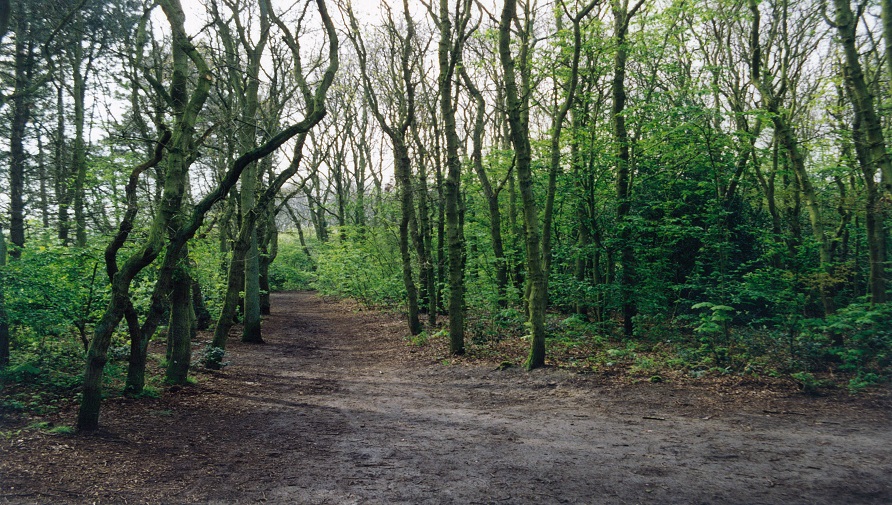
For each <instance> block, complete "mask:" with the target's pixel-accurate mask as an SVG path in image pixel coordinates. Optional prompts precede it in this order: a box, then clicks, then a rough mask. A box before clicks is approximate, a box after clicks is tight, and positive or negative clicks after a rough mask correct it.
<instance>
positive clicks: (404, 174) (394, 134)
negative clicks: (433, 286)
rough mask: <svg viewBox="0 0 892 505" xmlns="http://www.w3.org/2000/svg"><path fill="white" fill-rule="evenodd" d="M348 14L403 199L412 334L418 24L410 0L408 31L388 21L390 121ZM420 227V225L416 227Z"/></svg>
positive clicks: (415, 327) (416, 329)
mask: <svg viewBox="0 0 892 505" xmlns="http://www.w3.org/2000/svg"><path fill="white" fill-rule="evenodd" d="M347 14H348V16H349V20H350V31H349V32H348V36H349V37H350V40H351V42H353V46H354V48H355V49H356V52H357V56H358V59H359V67H360V74H361V78H362V83H363V91H364V93H365V98H366V102H367V103H368V104H369V109H370V110H371V111H372V115H374V116H375V119H376V121H377V122H378V124H379V125H380V126H381V129H382V130H384V133H386V134H387V136H388V138H389V139H390V141H391V146H392V148H393V158H394V159H393V164H394V177H395V179H396V182H397V184H398V186H399V199H400V223H399V248H400V258H401V261H402V270H403V285H404V286H405V288H406V301H407V309H408V310H407V312H408V323H409V332H410V333H411V334H412V335H417V334H419V333H421V321H420V320H419V319H418V314H419V310H418V288H417V287H416V285H415V280H414V277H413V274H412V255H411V251H410V245H411V244H410V226H411V225H412V223H413V222H415V204H414V197H413V193H414V191H413V189H414V187H413V184H412V160H411V158H410V156H409V148H408V145H407V141H408V136H407V133H408V131H409V128H410V127H411V125H412V123H413V122H414V121H415V83H414V82H413V76H412V68H413V65H412V61H411V58H412V53H413V50H412V45H413V43H414V40H415V25H414V22H413V21H412V17H411V15H410V14H409V5H408V1H407V0H403V15H404V17H405V21H406V27H405V35H401V33H400V31H401V29H397V27H396V26H395V25H394V24H393V20H392V19H390V20H389V21H390V23H389V24H388V27H387V28H388V29H387V36H388V37H391V38H392V39H393V43H394V44H395V45H396V47H398V48H399V51H400V58H399V65H398V68H395V69H394V71H395V73H396V74H397V75H398V78H397V79H398V81H399V82H396V83H394V84H395V85H396V86H397V87H399V88H401V93H398V96H396V99H397V100H398V101H399V103H398V104H397V106H396V107H397V109H398V111H399V112H398V114H397V115H398V118H397V119H396V120H395V121H393V122H391V121H390V120H388V118H387V117H385V115H384V112H382V110H381V108H380V107H379V105H378V97H377V94H376V92H375V86H374V85H373V83H372V81H371V78H370V76H369V70H368V64H367V55H366V49H365V45H364V42H363V40H362V37H361V34H360V31H359V22H358V21H357V20H356V17H355V16H354V14H353V11H352V9H351V8H350V6H349V4H348V6H347ZM416 231H417V228H416Z"/></svg>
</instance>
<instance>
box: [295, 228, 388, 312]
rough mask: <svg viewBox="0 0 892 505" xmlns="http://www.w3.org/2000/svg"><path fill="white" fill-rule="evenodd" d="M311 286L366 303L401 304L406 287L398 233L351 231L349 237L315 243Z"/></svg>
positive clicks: (380, 304) (326, 292)
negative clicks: (397, 238)
mask: <svg viewBox="0 0 892 505" xmlns="http://www.w3.org/2000/svg"><path fill="white" fill-rule="evenodd" d="M314 254H315V258H314V259H315V260H316V271H315V281H314V282H313V284H312V287H314V288H316V289H318V290H319V291H320V292H321V293H323V294H328V295H338V296H344V297H350V298H354V299H356V300H358V301H360V302H362V303H364V304H367V305H379V306H384V305H390V306H394V305H399V304H400V303H402V300H403V299H404V297H405V287H404V286H403V282H402V274H401V271H400V264H399V249H398V247H397V241H396V236H395V235H393V234H392V233H390V231H389V230H386V229H373V230H369V231H367V232H366V233H365V234H363V235H361V236H360V235H358V234H355V233H353V232H352V231H350V232H349V233H348V235H347V240H344V241H341V240H339V239H333V240H331V241H329V242H326V243H321V244H318V245H317V246H316V251H315V253H314Z"/></svg>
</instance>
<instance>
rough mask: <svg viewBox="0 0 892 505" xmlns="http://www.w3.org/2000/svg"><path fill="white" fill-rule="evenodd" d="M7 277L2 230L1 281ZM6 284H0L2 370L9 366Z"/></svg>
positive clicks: (0, 238)
mask: <svg viewBox="0 0 892 505" xmlns="http://www.w3.org/2000/svg"><path fill="white" fill-rule="evenodd" d="M5 276H6V237H5V236H4V235H3V228H0V279H2V278H4V277H5ZM4 284H5V283H0V369H2V368H3V367H5V366H6V365H8V364H9V344H10V334H9V316H8V315H7V313H6V295H5V293H4Z"/></svg>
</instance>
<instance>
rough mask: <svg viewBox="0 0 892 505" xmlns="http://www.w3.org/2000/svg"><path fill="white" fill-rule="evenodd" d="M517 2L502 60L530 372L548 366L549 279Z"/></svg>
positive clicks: (510, 1) (505, 12) (504, 33)
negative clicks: (520, 79)
mask: <svg viewBox="0 0 892 505" xmlns="http://www.w3.org/2000/svg"><path fill="white" fill-rule="evenodd" d="M516 10H517V2H516V0H505V4H504V7H503V9H502V14H501V20H500V24H499V60H500V62H501V64H502V69H503V70H504V79H505V83H504V85H505V95H506V103H507V114H508V124H509V127H510V131H511V143H512V145H513V146H514V151H515V168H516V170H517V178H518V183H519V186H520V196H521V200H522V202H523V216H524V224H525V227H526V252H527V259H526V262H527V276H528V278H527V283H528V286H529V296H528V304H529V323H530V329H531V334H532V335H531V336H532V343H531V348H530V355H529V358H528V359H527V363H526V365H527V367H528V368H529V369H533V368H539V367H542V366H544V365H545V309H546V299H545V298H546V289H547V278H546V277H545V271H544V268H543V265H542V251H541V245H542V244H541V238H540V227H539V216H538V211H537V209H536V198H535V195H534V194H533V174H532V169H531V165H532V150H531V148H530V138H529V135H530V131H529V123H528V122H527V121H528V120H525V119H527V116H526V113H525V112H524V110H523V109H524V108H523V100H522V97H521V95H520V93H519V91H518V86H517V81H516V78H515V61H514V58H513V57H512V56H511V25H512V23H513V22H514V19H515V17H516ZM520 65H521V69H520V71H521V72H522V73H524V72H529V71H530V69H529V66H528V62H527V61H526V60H525V59H521V62H520Z"/></svg>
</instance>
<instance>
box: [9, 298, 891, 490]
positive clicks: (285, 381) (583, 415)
mask: <svg viewBox="0 0 892 505" xmlns="http://www.w3.org/2000/svg"><path fill="white" fill-rule="evenodd" d="M273 304H274V305H273V306H274V313H273V315H272V316H270V317H269V319H267V320H266V323H265V330H264V331H265V335H266V339H267V342H268V343H267V345H264V346H246V345H243V344H240V343H239V342H237V341H235V339H234V341H233V342H232V345H231V358H230V359H231V361H232V364H231V365H230V366H229V367H227V368H226V369H225V370H224V371H223V372H219V373H201V374H199V376H198V384H197V385H196V386H193V387H188V388H182V389H178V390H175V391H169V392H165V393H164V395H163V397H162V398H160V399H156V400H141V401H139V402H134V401H127V400H116V401H110V402H108V404H107V406H106V409H105V410H104V413H103V418H102V425H103V427H104V429H103V431H101V432H100V433H98V434H96V435H93V436H56V435H50V434H46V433H39V432H33V431H25V432H22V433H21V434H19V435H18V436H15V437H13V438H11V439H9V440H0V503H4V502H9V503H221V504H222V503H257V502H264V503H283V504H284V503H307V504H321V503H331V504H349V503H388V504H389V503H405V504H416V503H461V504H465V503H537V504H538V503H609V504H622V503H654V504H657V503H659V504H664V503H685V504H700V503H704V504H706V503H709V504H711V503H747V504H759V503H783V504H798V503H801V504H839V503H847V504H860V503H876V504H888V503H892V481H890V475H892V430H890V427H892V422H890V421H892V416H890V413H889V411H888V408H884V407H883V405H880V406H871V405H870V404H869V402H863V401H854V400H846V399H845V398H842V399H833V400H828V399H821V398H817V399H816V398H810V397H805V396H800V395H768V396H765V395H758V394H755V393H753V392H751V391H747V390H746V389H743V388H742V389H741V391H733V390H732V391H726V392H724V393H721V392H720V393H718V394H717V393H714V392H711V391H707V390H706V389H702V390H700V389H697V388H678V387H675V386H673V385H671V384H654V385H651V384H647V385H643V384H642V385H630V386H622V387H617V386H616V385H607V384H600V383H599V382H598V380H597V378H595V377H582V376H579V375H573V374H569V373H566V372H563V371H560V370H554V369H546V370H539V371H535V372H532V373H527V372H524V371H522V370H516V369H508V370H505V371H497V370H494V367H484V366H480V365H466V364H453V365H449V366H445V365H443V364H440V363H439V362H435V361H434V360H432V359H431V358H430V356H429V355H427V354H425V353H423V352H418V351H417V349H415V348H412V347H408V346H406V345H405V343H404V341H403V340H402V339H401V335H402V333H403V325H402V322H401V321H399V320H397V319H395V318H394V317H392V316H387V315H381V314H377V313H373V312H356V311H355V310H352V309H353V308H352V307H351V306H349V305H347V304H344V303H340V302H325V301H323V300H321V299H320V298H318V297H317V296H315V295H313V294H311V293H284V294H278V295H274V299H273ZM750 396H751V397H750ZM886 407H888V406H886Z"/></svg>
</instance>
